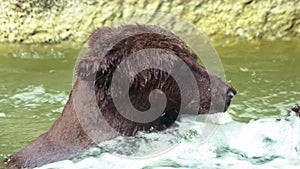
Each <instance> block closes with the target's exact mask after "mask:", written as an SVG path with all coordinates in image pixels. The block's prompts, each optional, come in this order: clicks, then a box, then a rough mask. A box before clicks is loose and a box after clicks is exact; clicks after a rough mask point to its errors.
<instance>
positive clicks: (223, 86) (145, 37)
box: [4, 25, 232, 168]
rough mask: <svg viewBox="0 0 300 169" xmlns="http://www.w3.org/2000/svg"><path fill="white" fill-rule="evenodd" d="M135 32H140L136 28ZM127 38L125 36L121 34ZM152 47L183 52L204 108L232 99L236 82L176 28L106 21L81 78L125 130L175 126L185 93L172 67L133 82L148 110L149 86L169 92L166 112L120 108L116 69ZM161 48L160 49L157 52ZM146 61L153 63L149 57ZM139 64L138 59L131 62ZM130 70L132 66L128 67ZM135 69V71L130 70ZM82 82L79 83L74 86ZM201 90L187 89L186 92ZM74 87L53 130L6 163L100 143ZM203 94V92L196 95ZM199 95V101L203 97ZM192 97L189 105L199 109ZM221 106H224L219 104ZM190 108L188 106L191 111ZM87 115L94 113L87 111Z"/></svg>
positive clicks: (27, 162) (35, 162) (60, 155)
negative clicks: (143, 117)
mask: <svg viewBox="0 0 300 169" xmlns="http://www.w3.org/2000/svg"><path fill="white" fill-rule="evenodd" d="M132 32H134V34H132ZM120 39H121V40H120ZM147 48H149V49H150V48H160V49H164V53H162V55H164V56H168V55H175V56H178V57H179V58H181V59H182V60H183V61H184V62H185V63H186V64H187V65H188V66H189V68H190V70H191V71H192V72H193V74H194V76H195V79H196V82H197V84H198V90H199V95H200V101H199V100H195V103H198V102H199V103H200V105H199V106H200V108H199V110H196V111H197V112H198V113H199V114H205V113H209V109H210V107H211V106H212V105H211V103H210V102H211V96H212V95H217V96H218V97H219V98H218V99H219V102H217V103H215V104H219V108H218V109H217V110H213V111H212V112H213V113H214V112H222V111H225V110H226V109H227V107H228V106H229V104H230V102H226V92H227V91H228V89H230V88H232V87H231V86H230V85H229V84H227V83H226V82H225V81H223V80H222V79H220V78H218V77H217V76H214V75H212V74H210V73H209V72H207V71H206V70H205V68H204V67H202V66H201V65H199V64H198V63H197V57H196V54H195V53H193V52H192V51H191V50H190V49H189V47H188V46H187V45H186V44H185V43H184V42H183V41H182V40H181V39H180V38H179V37H177V36H176V35H174V34H173V33H171V32H169V31H167V30H164V29H162V28H159V27H157V26H150V25H126V26H121V27H118V28H110V27H103V28H100V29H97V30H96V31H94V32H93V33H92V34H91V36H90V38H89V51H88V53H87V54H86V56H85V57H83V58H82V59H80V60H79V62H77V65H76V73H77V76H78V79H77V82H81V81H85V82H87V83H89V85H90V86H91V87H93V86H94V87H95V90H96V91H95V94H96V100H97V104H98V108H99V109H100V111H101V112H102V116H103V117H104V118H105V119H106V121H107V122H108V123H109V124H110V126H111V127H112V128H114V129H116V130H117V131H118V132H119V133H120V134H122V135H125V136H132V135H134V134H135V133H136V132H137V131H145V132H151V131H159V130H164V129H166V128H168V127H170V126H171V125H172V124H173V123H174V121H175V120H176V118H177V116H178V112H179V109H180V103H181V96H180V93H179V87H178V86H177V85H176V82H175V80H174V79H172V77H171V76H170V75H168V73H166V72H163V71H160V70H156V69H150V70H146V71H142V72H140V73H139V74H138V75H137V76H136V77H134V81H133V82H132V84H131V86H130V89H129V92H130V99H131V102H132V105H133V106H134V107H135V108H136V109H138V110H140V111H144V110H147V109H148V108H149V107H150V106H151V105H150V104H149V101H148V95H149V92H150V91H152V90H153V89H161V90H162V91H163V92H164V93H165V94H166V96H167V98H168V100H167V106H166V108H165V110H164V115H163V116H161V117H159V118H158V119H156V120H154V121H152V122H149V123H137V122H133V121H130V120H128V119H126V118H124V117H123V116H121V115H120V114H119V113H118V111H117V110H116V108H115V106H114V104H113V101H112V98H111V95H110V92H109V88H110V84H111V78H112V73H113V72H114V70H115V69H116V68H117V65H119V64H120V62H121V61H122V60H124V59H125V58H127V57H129V55H130V54H132V53H134V52H136V51H139V50H141V49H147ZM152 54H155V53H152ZM162 59H163V60H164V61H165V62H167V63H168V64H167V65H166V66H168V67H170V69H171V70H172V69H175V68H177V67H176V65H174V64H175V63H176V62H175V61H176V60H172V58H169V57H166V58H162ZM141 64H148V61H147V60H144V61H143V62H142V63H141ZM130 66H131V67H134V65H130ZM128 71H130V70H128ZM128 73H129V74H130V72H128ZM212 81H213V82H215V84H217V85H216V89H215V90H211V86H210V84H211V82H212ZM76 84H77V83H75V85H74V86H73V91H74V89H75V88H78V86H76ZM193 92H196V91H190V90H186V91H184V94H185V95H186V96H189V95H191V93H193ZM72 94H73V92H72V91H71V94H70V96H69V100H68V102H67V104H66V105H65V108H64V110H63V113H62V115H61V116H60V117H59V119H58V120H57V121H56V122H55V123H54V124H53V126H52V127H51V128H50V129H49V131H48V132H46V133H44V134H43V135H41V136H40V137H38V138H37V139H36V140H35V141H33V142H32V143H31V144H30V145H28V146H27V147H25V148H24V149H22V150H21V151H19V152H17V153H16V154H14V155H12V156H10V157H8V159H6V160H5V162H4V164H5V166H6V167H10V168H26V167H37V166H41V165H44V164H48V163H51V162H55V161H59V160H64V159H70V158H72V157H74V156H76V155H78V154H79V153H80V152H81V151H83V150H86V149H87V148H89V147H92V146H95V145H96V143H94V142H93V140H91V139H90V138H89V137H88V135H87V134H86V133H85V131H84V130H83V128H82V126H81V124H80V123H79V120H78V118H77V116H76V112H75V108H74V104H73V100H72V98H73V97H74V96H73V95H72ZM195 99H199V98H195ZM197 101H198V102H197ZM193 104H194V103H190V104H189V105H188V106H190V107H188V109H189V108H190V109H191V110H192V109H193ZM217 107H218V106H217ZM186 113H188V112H186ZM86 118H89V115H87V117H86Z"/></svg>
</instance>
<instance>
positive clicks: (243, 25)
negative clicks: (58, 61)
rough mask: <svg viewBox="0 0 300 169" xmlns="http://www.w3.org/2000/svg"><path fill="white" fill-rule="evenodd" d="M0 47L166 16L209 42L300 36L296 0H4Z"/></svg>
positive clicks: (77, 36)
mask: <svg viewBox="0 0 300 169" xmlns="http://www.w3.org/2000/svg"><path fill="white" fill-rule="evenodd" d="M0 9H1V10H0V42H22V43H57V42H62V41H72V42H78V43H81V42H83V41H85V40H86V39H87V37H88V35H89V34H90V32H91V31H92V30H94V29H95V28H96V27H100V26H103V25H109V24H110V22H114V21H116V20H119V19H122V18H131V17H133V16H137V15H140V14H145V13H162V14H163V13H166V14H170V15H174V16H177V17H178V18H182V19H184V20H186V21H189V22H191V23H193V24H194V25H196V26H197V27H198V28H199V29H200V30H202V31H203V32H204V33H205V34H206V35H208V36H210V37H223V36H228V37H240V38H245V39H249V40H251V39H267V40H274V39H290V38H293V37H300V0H265V1H259V0H219V1H214V0H192V1H186V0H174V1H167V0H160V1H159V0H153V1H149V0H118V1H109V0H102V1H99V0H68V1H67V0H2V1H1V3H0Z"/></svg>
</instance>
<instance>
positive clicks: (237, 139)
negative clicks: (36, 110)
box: [40, 114, 300, 169]
mask: <svg viewBox="0 0 300 169" xmlns="http://www.w3.org/2000/svg"><path fill="white" fill-rule="evenodd" d="M213 116H214V115H213ZM213 116H212V117H213ZM226 118H227V117H226ZM226 118H225V119H226ZM212 121H213V120H212ZM206 122H207V121H206ZM212 124H214V125H219V126H218V129H217V131H216V133H215V134H214V136H213V137H212V138H211V139H210V140H209V141H208V142H206V143H204V144H199V139H201V138H200V137H199V136H201V131H200V130H199V129H201V125H204V123H203V122H201V120H195V119H194V118H191V117H183V119H182V120H181V121H180V122H179V123H178V126H177V127H174V128H171V129H168V130H167V131H164V132H159V133H153V134H143V133H140V134H139V135H137V136H135V137H132V138H121V137H119V138H116V139H114V140H111V141H108V142H105V143H104V144H101V145H99V147H97V148H93V149H90V150H88V151H87V152H85V153H83V154H82V155H81V156H80V157H78V158H76V159H73V160H66V161H61V162H57V163H53V164H49V165H46V166H43V167H41V168H40V169H48V168H62V169H64V168H77V169H81V168H82V169H83V168H107V169H117V168H128V169H133V168H143V169H150V168H151V169H152V168H219V169H228V168H242V167H243V168H251V169H253V168H255V169H263V168H297V167H298V166H299V165H300V119H299V118H297V117H296V116H295V115H293V114H292V115H291V116H290V117H286V118H282V119H272V118H269V119H260V120H256V121H255V120H253V121H250V122H249V123H247V124H246V123H239V122H235V121H226V122H225V123H223V124H221V125H220V123H219V124H218V122H215V123H212ZM191 125H192V126H193V127H192V128H191V127H190V126H191ZM155 135H164V136H165V137H166V138H169V142H168V144H174V142H172V141H174V140H177V141H180V142H179V143H178V142H176V144H177V146H175V147H174V148H173V149H172V150H170V151H168V152H165V153H164V154H161V155H160V156H155V157H149V158H143V159H134V158H130V155H134V156H135V157H136V155H137V153H141V152H142V153H145V152H147V151H148V150H149V149H151V146H149V145H151V144H152V145H153V142H155V141H157V142H161V143H166V142H167V141H168V139H166V140H155ZM154 145H155V144H154ZM116 154H118V155H116ZM124 156H126V158H125V157H124ZM116 161H117V162H116Z"/></svg>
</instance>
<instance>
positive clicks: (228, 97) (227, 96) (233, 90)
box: [224, 87, 237, 111]
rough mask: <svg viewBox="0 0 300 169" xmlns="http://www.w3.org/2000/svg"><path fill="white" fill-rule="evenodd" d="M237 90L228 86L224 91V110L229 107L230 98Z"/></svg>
mask: <svg viewBox="0 0 300 169" xmlns="http://www.w3.org/2000/svg"><path fill="white" fill-rule="evenodd" d="M236 93H237V91H236V90H235V89H234V88H233V87H229V88H228V90H227V93H226V99H225V104H226V105H225V110H224V111H226V110H227V108H228V107H229V105H230V103H231V99H232V98H233V97H234V96H235V95H236Z"/></svg>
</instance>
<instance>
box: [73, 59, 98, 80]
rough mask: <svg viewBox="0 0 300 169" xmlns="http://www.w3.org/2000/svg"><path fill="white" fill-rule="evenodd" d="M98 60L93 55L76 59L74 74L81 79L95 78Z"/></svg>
mask: <svg viewBox="0 0 300 169" xmlns="http://www.w3.org/2000/svg"><path fill="white" fill-rule="evenodd" d="M98 66H99V60H97V59H96V58H95V57H86V58H82V59H80V60H78V61H77V63H76V67H75V73H76V76H78V77H79V78H80V79H82V80H87V81H91V80H94V79H95V78H96V73H97V71H98Z"/></svg>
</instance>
